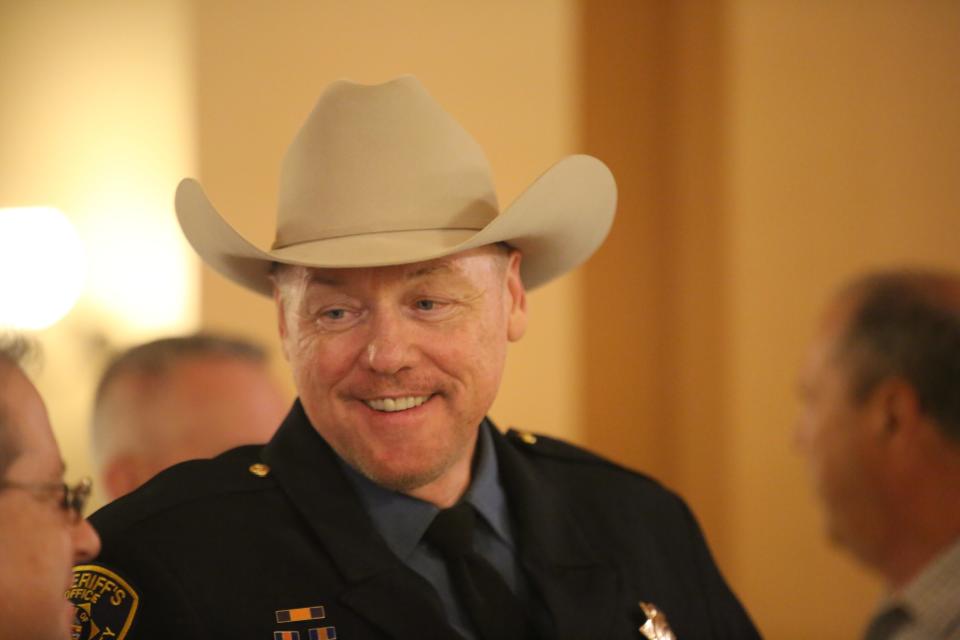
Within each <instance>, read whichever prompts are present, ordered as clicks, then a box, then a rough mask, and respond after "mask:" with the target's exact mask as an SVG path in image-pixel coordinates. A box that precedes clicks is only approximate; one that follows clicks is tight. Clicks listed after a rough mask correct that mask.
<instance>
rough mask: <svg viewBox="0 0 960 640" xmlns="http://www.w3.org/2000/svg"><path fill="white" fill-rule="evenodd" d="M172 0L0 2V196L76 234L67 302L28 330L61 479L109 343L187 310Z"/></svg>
mask: <svg viewBox="0 0 960 640" xmlns="http://www.w3.org/2000/svg"><path fill="white" fill-rule="evenodd" d="M186 9H187V7H186V4H185V2H181V1H179V0H142V1H138V2H127V1H125V0H98V1H97V2H93V3H81V2H74V1H73V0H44V1H42V2H17V1H13V2H0V96H2V97H0V207H8V206H36V205H51V206H56V207H58V208H60V209H61V210H62V211H63V212H64V213H65V215H66V216H67V217H68V218H69V219H70V220H71V222H72V223H73V224H74V226H75V227H76V228H77V230H78V232H79V234H80V236H81V237H82V239H83V241H84V243H85V245H86V253H87V264H86V272H87V279H86V285H85V288H84V291H83V294H82V296H81V298H80V300H79V302H78V304H77V305H76V306H75V307H74V309H73V310H72V311H71V312H70V313H69V314H68V315H67V316H66V317H65V318H64V319H63V320H61V321H60V322H59V323H58V324H56V325H54V326H52V327H51V328H49V329H46V330H43V331H39V332H37V333H36V338H37V340H38V341H39V342H40V343H41V344H42V346H43V351H44V353H45V358H44V362H43V363H42V365H40V366H38V367H37V369H36V371H35V378H36V382H37V384H38V386H39V388H40V391H41V393H42V395H43V396H44V397H45V398H46V400H47V405H48V409H49V413H50V415H51V420H52V422H53V425H54V429H55V431H56V434H57V438H58V440H59V441H60V446H61V449H62V451H63V456H64V459H65V461H66V463H67V476H68V478H70V479H76V478H78V477H79V476H81V475H85V474H91V473H92V464H91V462H90V456H89V449H88V438H87V422H88V416H89V415H90V406H91V401H92V393H93V388H94V385H95V384H96V378H97V376H98V375H99V372H100V369H101V367H102V366H103V364H104V361H105V360H106V358H107V357H108V355H109V354H110V352H111V351H112V350H114V349H118V348H121V347H124V346H127V345H128V344H130V343H133V342H136V341H139V340H143V339H147V338H149V337H153V336H155V335H157V334H162V333H168V332H179V331H185V330H189V329H190V328H192V327H193V326H195V323H196V321H197V319H198V308H197V307H198V305H197V300H196V294H197V287H196V278H195V276H194V272H195V269H196V260H195V259H194V258H193V257H192V255H190V254H188V248H187V246H186V242H185V241H184V240H183V239H182V237H181V235H180V232H179V228H178V227H177V225H176V222H175V221H174V219H173V211H172V204H173V200H172V191H171V187H172V185H174V184H175V183H176V180H177V179H178V178H179V176H181V175H183V174H184V173H185V172H192V171H193V164H192V163H193V136H194V132H193V125H192V123H193V119H192V112H193V96H192V95H191V94H190V88H191V85H190V81H189V78H190V64H191V61H190V59H189V58H190V49H189V47H188V45H189V35H188V33H189V32H188V24H189V15H188V12H187V10H186ZM23 242H24V243H29V242H37V243H38V247H37V251H36V255H37V257H38V258H37V259H38V260H44V261H47V262H48V263H50V262H52V263H54V264H58V267H59V268H61V269H63V270H65V271H66V270H82V269H83V268H84V265H78V264H59V263H58V259H60V258H61V256H58V255H50V254H49V252H45V251H44V246H43V239H42V238H24V239H23ZM22 266H23V272H21V273H15V274H11V273H5V274H3V275H2V277H4V278H11V277H17V278H26V279H29V277H30V270H31V269H32V268H33V267H32V265H30V264H24V265H22ZM36 295H38V296H42V295H46V293H45V292H43V291H37V292H36ZM5 304H26V302H25V301H14V300H0V305H5ZM94 497H95V501H98V500H99V493H98V492H96V493H95V495H94Z"/></svg>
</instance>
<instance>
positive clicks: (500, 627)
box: [424, 502, 527, 640]
mask: <svg viewBox="0 0 960 640" xmlns="http://www.w3.org/2000/svg"><path fill="white" fill-rule="evenodd" d="M474 520H475V515H474V511H473V507H472V506H471V505H470V504H469V503H467V502H461V503H460V504H458V505H456V506H454V507H451V508H449V509H444V510H443V511H441V512H440V513H438V514H437V516H436V518H434V520H433V523H431V525H430V527H429V528H428V529H427V532H426V534H424V539H425V540H426V541H427V542H429V543H430V544H431V545H433V546H434V548H436V549H437V551H439V552H440V553H441V554H443V557H444V559H445V560H446V561H447V568H448V569H449V570H450V578H451V580H452V581H453V585H454V588H455V589H456V590H457V595H458V596H459V597H460V601H461V602H462V603H463V606H464V608H466V610H467V613H468V614H469V616H470V619H471V620H472V621H473V624H474V626H475V627H476V629H477V631H479V633H480V637H481V638H483V640H514V639H515V640H521V639H525V638H527V629H526V619H525V617H524V614H523V607H522V605H521V604H520V600H519V599H518V598H517V597H516V596H515V595H514V594H513V592H512V591H511V590H510V587H508V586H507V583H506V582H505V581H504V579H503V577H502V576H501V575H500V573H499V572H498V571H497V570H496V569H494V568H493V567H492V566H491V565H490V563H489V562H487V561H486V560H484V559H483V557H481V556H480V555H479V554H478V553H476V552H475V551H474V550H473V528H474Z"/></svg>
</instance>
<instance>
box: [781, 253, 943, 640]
mask: <svg viewBox="0 0 960 640" xmlns="http://www.w3.org/2000/svg"><path fill="white" fill-rule="evenodd" d="M800 390H801V400H802V405H803V412H802V414H801V418H800V420H799V421H798V423H797V431H796V439H797V444H798V445H799V448H800V449H801V450H802V451H803V453H804V454H805V455H806V457H807V458H808V459H809V461H810V467H811V471H812V475H813V480H814V484H815V486H816V490H817V493H818V495H819V497H820V499H821V501H822V503H823V507H824V513H825V515H826V524H827V530H828V532H829V535H830V537H831V539H832V540H833V541H834V542H836V543H837V544H839V545H841V546H843V547H844V548H846V549H847V550H848V551H850V552H851V553H852V554H853V555H854V556H855V557H856V558H857V559H859V560H860V561H862V562H863V563H864V564H865V565H866V566H868V567H870V568H871V569H873V570H875V571H876V572H877V573H879V574H880V575H881V576H882V577H883V578H884V581H885V582H886V583H887V587H888V590H889V593H888V596H887V597H886V598H885V600H884V602H883V603H882V605H881V606H880V607H879V608H878V611H877V614H876V615H875V617H874V619H873V620H872V622H871V624H870V626H869V628H868V630H867V633H866V636H865V637H866V638H869V639H871V640H880V639H881V638H890V639H894V638H901V639H903V638H926V639H929V640H935V639H944V640H946V639H948V638H958V637H960V508H958V507H960V277H958V276H957V275H956V274H952V273H945V272H938V271H888V272H878V273H872V274H869V275H866V276H864V277H861V278H859V279H857V280H856V281H854V282H852V283H850V284H848V285H847V286H846V287H845V288H844V289H843V290H842V291H841V292H840V293H839V294H838V295H837V296H836V297H835V298H834V300H833V301H832V303H831V304H830V305H829V307H828V309H827V311H826V313H825V314H824V316H823V320H822V321H821V325H820V328H819V331H818V333H817V337H816V339H815V340H814V341H813V343H812V345H811V347H810V350H809V354H808V357H807V362H806V366H805V367H804V369H803V372H802V374H801V384H800Z"/></svg>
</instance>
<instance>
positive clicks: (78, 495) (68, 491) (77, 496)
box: [0, 478, 93, 522]
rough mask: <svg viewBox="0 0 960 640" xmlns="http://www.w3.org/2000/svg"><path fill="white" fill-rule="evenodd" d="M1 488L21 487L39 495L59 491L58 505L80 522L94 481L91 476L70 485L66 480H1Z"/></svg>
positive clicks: (75, 520)
mask: <svg viewBox="0 0 960 640" xmlns="http://www.w3.org/2000/svg"><path fill="white" fill-rule="evenodd" d="M0 489H21V490H23V491H29V492H30V493H32V494H34V495H38V496H42V495H50V494H57V493H59V494H60V496H59V500H60V502H59V504H58V506H59V507H60V508H61V509H62V510H63V511H64V512H65V513H67V514H69V515H70V518H71V520H72V521H73V522H79V521H80V519H81V518H83V510H84V508H85V507H86V506H87V500H88V499H89V498H90V491H91V490H92V489H93V481H92V480H90V478H81V479H80V481H79V482H77V484H75V485H73V486H70V485H68V484H67V483H65V482H62V483H61V482H11V481H8V480H0Z"/></svg>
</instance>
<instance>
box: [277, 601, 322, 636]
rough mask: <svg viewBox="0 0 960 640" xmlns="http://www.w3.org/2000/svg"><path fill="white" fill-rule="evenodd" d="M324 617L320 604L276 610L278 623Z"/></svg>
mask: <svg viewBox="0 0 960 640" xmlns="http://www.w3.org/2000/svg"><path fill="white" fill-rule="evenodd" d="M326 617H327V615H326V613H324V611H323V607H322V606H318V607H303V608H300V609H282V610H280V611H277V622H278V623H280V624H282V623H284V622H303V621H304V620H323V619H324V618H326ZM283 640H286V639H283Z"/></svg>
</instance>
